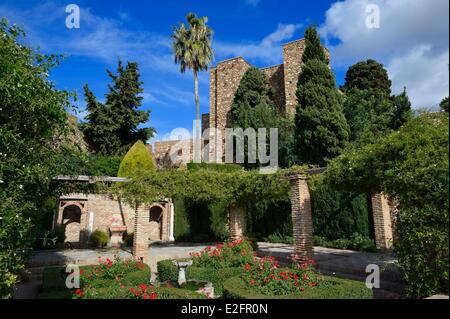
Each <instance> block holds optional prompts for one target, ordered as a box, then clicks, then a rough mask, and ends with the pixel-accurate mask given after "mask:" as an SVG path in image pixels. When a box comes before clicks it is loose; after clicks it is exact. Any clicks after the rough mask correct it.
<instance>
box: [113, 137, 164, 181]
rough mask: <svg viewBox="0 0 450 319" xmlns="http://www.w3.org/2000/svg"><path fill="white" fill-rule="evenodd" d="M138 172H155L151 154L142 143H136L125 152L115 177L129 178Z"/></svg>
mask: <svg viewBox="0 0 450 319" xmlns="http://www.w3.org/2000/svg"><path fill="white" fill-rule="evenodd" d="M139 170H145V171H155V163H154V162H153V158H152V154H151V153H150V150H149V149H148V148H147V147H146V146H145V145H144V143H142V141H137V142H136V143H135V144H134V145H133V146H132V147H131V148H130V150H129V151H128V152H127V154H126V155H125V157H124V158H123V160H122V162H121V163H120V167H119V172H118V173H117V176H119V177H130V176H132V175H133V174H134V173H135V172H137V171H139Z"/></svg>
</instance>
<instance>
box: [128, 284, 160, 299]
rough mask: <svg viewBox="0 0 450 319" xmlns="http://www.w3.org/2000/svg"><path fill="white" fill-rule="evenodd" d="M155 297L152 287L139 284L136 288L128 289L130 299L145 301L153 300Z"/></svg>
mask: <svg viewBox="0 0 450 319" xmlns="http://www.w3.org/2000/svg"><path fill="white" fill-rule="evenodd" d="M156 297H157V295H156V292H155V291H154V287H153V285H147V284H144V283H143V284H140V285H139V286H138V287H131V288H130V299H147V300H154V299H156Z"/></svg>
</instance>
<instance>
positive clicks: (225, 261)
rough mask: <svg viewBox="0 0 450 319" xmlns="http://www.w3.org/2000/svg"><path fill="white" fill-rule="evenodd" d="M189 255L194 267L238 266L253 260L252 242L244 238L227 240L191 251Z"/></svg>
mask: <svg viewBox="0 0 450 319" xmlns="http://www.w3.org/2000/svg"><path fill="white" fill-rule="evenodd" d="M191 257H192V260H193V265H194V266H196V267H210V268H215V269H221V268H229V267H240V266H242V265H245V264H246V263H248V262H251V261H252V260H253V257H254V251H253V244H252V243H251V242H250V241H249V240H246V239H240V240H237V241H228V242H225V243H223V244H219V245H217V246H216V247H211V246H209V247H207V248H206V249H204V250H203V251H201V252H199V253H191Z"/></svg>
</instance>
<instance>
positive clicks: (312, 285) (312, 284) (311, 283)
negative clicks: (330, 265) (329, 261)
mask: <svg viewBox="0 0 450 319" xmlns="http://www.w3.org/2000/svg"><path fill="white" fill-rule="evenodd" d="M309 286H310V287H316V286H317V282H310V283H309Z"/></svg>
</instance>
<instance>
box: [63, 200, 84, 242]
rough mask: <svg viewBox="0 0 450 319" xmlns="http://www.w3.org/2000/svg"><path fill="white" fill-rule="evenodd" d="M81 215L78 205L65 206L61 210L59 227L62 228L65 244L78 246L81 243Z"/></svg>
mask: <svg viewBox="0 0 450 319" xmlns="http://www.w3.org/2000/svg"><path fill="white" fill-rule="evenodd" d="M81 215H82V210H81V208H80V206H79V205H65V206H64V207H63V209H62V217H61V225H62V226H63V227H64V232H65V235H66V240H65V241H66V242H70V243H72V244H79V243H80V241H81Z"/></svg>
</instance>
